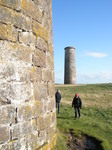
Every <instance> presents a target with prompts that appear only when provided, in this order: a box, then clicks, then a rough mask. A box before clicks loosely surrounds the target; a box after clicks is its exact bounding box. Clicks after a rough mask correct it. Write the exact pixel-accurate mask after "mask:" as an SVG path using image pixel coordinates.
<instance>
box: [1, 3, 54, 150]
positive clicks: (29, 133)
mask: <svg viewBox="0 0 112 150" xmlns="http://www.w3.org/2000/svg"><path fill="white" fill-rule="evenodd" d="M53 55H54V53H53V36H52V1H51V0H0V150H36V149H45V150H47V149H51V148H52V146H53V145H54V143H55V140H56V110H55V98H54V92H55V91H54V56H53Z"/></svg>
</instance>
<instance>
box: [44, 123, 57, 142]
mask: <svg viewBox="0 0 112 150" xmlns="http://www.w3.org/2000/svg"><path fill="white" fill-rule="evenodd" d="M46 133H47V139H48V140H49V141H51V140H52V138H53V137H54V135H55V134H56V122H55V123H54V124H52V125H51V126H50V127H48V128H47V129H46Z"/></svg>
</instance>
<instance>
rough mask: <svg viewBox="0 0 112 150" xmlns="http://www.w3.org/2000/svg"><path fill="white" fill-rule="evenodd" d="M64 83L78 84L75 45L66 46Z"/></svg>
mask: <svg viewBox="0 0 112 150" xmlns="http://www.w3.org/2000/svg"><path fill="white" fill-rule="evenodd" d="M64 84H76V65H75V48H74V47H65V72H64Z"/></svg>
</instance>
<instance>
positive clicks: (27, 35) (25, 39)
mask: <svg viewBox="0 0 112 150" xmlns="http://www.w3.org/2000/svg"><path fill="white" fill-rule="evenodd" d="M19 42H20V43H24V44H27V45H33V46H35V45H36V36H35V35H34V34H33V33H32V32H20V33H19Z"/></svg>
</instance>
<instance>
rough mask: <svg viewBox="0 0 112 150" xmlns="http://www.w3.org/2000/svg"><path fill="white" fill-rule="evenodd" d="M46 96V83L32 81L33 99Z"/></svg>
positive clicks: (40, 98)
mask: <svg viewBox="0 0 112 150" xmlns="http://www.w3.org/2000/svg"><path fill="white" fill-rule="evenodd" d="M46 96H47V85H46V83H41V82H35V83H34V98H35V100H42V99H44V100H45V99H46Z"/></svg>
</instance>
